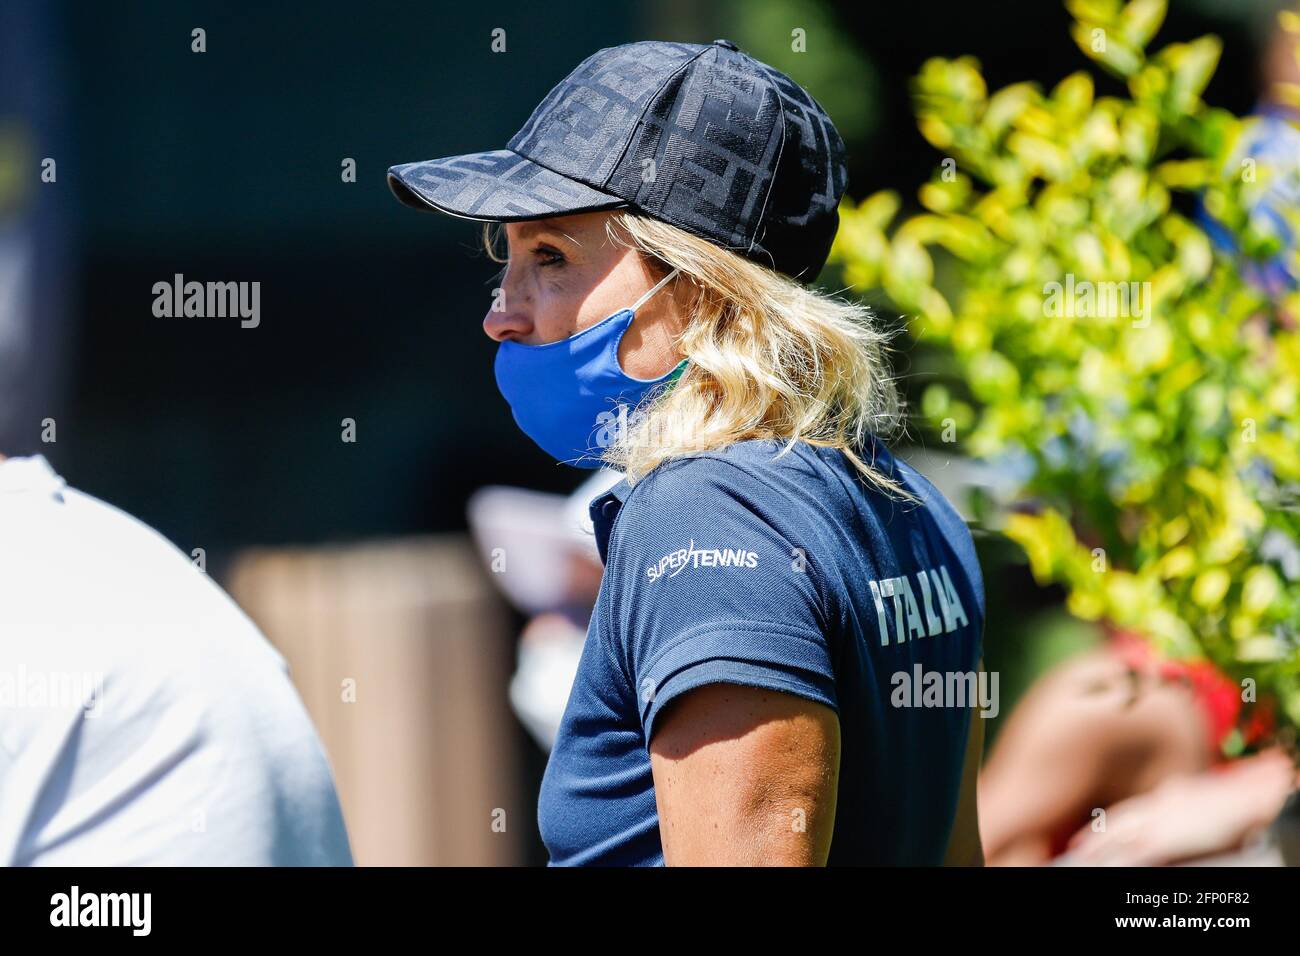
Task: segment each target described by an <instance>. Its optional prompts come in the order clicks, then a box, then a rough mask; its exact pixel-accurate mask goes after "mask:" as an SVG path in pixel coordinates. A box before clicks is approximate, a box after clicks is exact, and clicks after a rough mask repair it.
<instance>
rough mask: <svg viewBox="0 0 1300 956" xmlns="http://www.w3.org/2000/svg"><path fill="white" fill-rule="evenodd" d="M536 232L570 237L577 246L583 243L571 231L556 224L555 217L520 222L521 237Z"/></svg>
mask: <svg viewBox="0 0 1300 956" xmlns="http://www.w3.org/2000/svg"><path fill="white" fill-rule="evenodd" d="M535 232H544V233H550V234H551V235H553V236H563V237H564V238H565V239H568V240H569V241H570V242H571V243H573V244H574V245H575V246H581V245H582V243H581V242H579V241H578V240H577V239H575V238H574V237H573V236H571V235H570V234H569V233H567V232H565V231H564V230H563V229H561V228H560V227H559V226H558V225H557V224H556V222H555V220H554V219H534V220H531V221H529V222H523V223H520V224H519V236H520V238H521V239H522V238H526V237H527V236H529V235H531V234H532V233H535Z"/></svg>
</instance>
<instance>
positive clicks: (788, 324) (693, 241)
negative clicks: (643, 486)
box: [484, 212, 912, 498]
mask: <svg viewBox="0 0 1300 956" xmlns="http://www.w3.org/2000/svg"><path fill="white" fill-rule="evenodd" d="M606 231H607V232H608V234H609V237H610V239H611V241H613V242H615V243H617V244H620V245H623V246H629V247H631V248H634V249H636V250H637V251H638V252H640V253H641V254H642V256H643V258H644V259H646V260H647V261H648V262H649V263H650V264H651V265H652V267H653V269H654V271H657V272H658V273H659V274H660V275H666V274H667V273H668V272H669V271H670V270H671V269H673V268H676V269H677V270H678V275H677V277H676V278H675V280H674V281H673V282H672V283H671V284H670V285H669V287H668V289H669V290H673V291H674V292H675V291H677V290H679V289H680V288H681V287H682V286H683V285H685V286H687V287H689V289H690V290H691V291H690V294H689V298H688V300H687V301H686V302H685V303H683V304H682V306H681V309H682V314H683V315H685V316H686V317H687V318H686V322H685V325H684V328H683V329H682V332H681V334H680V336H679V338H678V340H677V348H678V351H679V352H680V354H682V355H683V356H685V358H686V359H688V360H689V361H688V363H687V365H686V369H685V371H684V372H683V373H682V374H681V376H680V377H679V378H678V379H677V380H676V381H675V382H672V383H669V384H667V385H665V386H662V387H660V388H659V389H657V390H656V392H654V393H652V394H651V395H650V396H648V397H647V399H646V400H645V401H644V402H643V403H642V405H641V406H640V407H639V408H638V409H637V411H636V414H635V415H634V416H633V418H632V420H631V421H630V422H629V423H628V424H627V426H626V427H624V428H622V429H619V430H618V433H617V435H616V437H615V438H614V440H613V442H612V443H611V444H610V445H609V446H608V448H607V449H606V452H605V455H604V461H605V463H606V464H609V465H610V466H611V467H614V468H618V469H620V470H622V471H623V472H624V473H625V474H626V477H627V479H628V481H629V483H635V482H637V481H639V480H641V479H642V478H644V477H645V476H646V475H648V474H650V472H652V471H653V470H654V469H655V468H656V467H658V466H659V465H660V464H662V463H664V462H665V461H668V460H670V459H674V458H681V457H687V456H690V455H693V454H699V453H701V452H707V451H713V450H716V449H720V448H724V447H726V446H727V445H731V444H733V443H735V442H740V441H746V440H749V439H771V440H776V441H784V442H788V444H787V445H786V447H785V448H783V449H782V450H781V451H780V452H779V453H778V456H777V457H780V456H781V455H784V454H786V453H788V452H789V451H790V450H791V449H792V448H793V447H794V445H795V443H796V442H798V441H803V442H807V443H808V444H810V445H821V446H825V447H831V448H838V449H840V450H841V451H842V452H843V453H844V455H845V456H846V457H847V458H848V459H849V461H850V462H852V463H853V465H854V467H855V468H856V469H857V471H858V472H859V473H860V474H861V475H862V477H863V478H864V479H866V480H867V481H868V482H870V483H871V484H873V485H875V486H876V487H878V488H880V489H882V490H885V491H888V492H891V493H894V494H896V495H900V496H902V497H904V498H911V497H912V496H911V495H910V494H908V492H907V491H906V490H905V489H904V488H903V487H902V486H901V485H899V484H898V483H897V482H896V481H894V480H892V479H891V478H889V477H887V476H885V475H884V474H882V473H880V472H879V471H877V470H876V469H875V468H873V467H872V465H871V464H869V463H868V462H865V461H863V460H862V458H861V457H860V456H859V455H858V453H857V452H858V450H859V449H860V448H862V447H863V444H864V441H865V439H866V438H867V437H868V435H869V434H876V435H881V436H888V435H890V434H892V433H893V432H894V431H895V430H896V429H897V428H898V426H899V423H900V421H901V417H902V404H901V401H900V399H899V396H898V392H897V390H896V389H895V387H894V382H893V380H892V379H891V378H890V377H889V375H888V374H887V366H886V363H885V358H884V354H885V351H886V348H887V342H888V335H887V334H886V333H884V332H882V331H881V330H879V329H878V328H877V327H876V325H875V322H874V318H873V316H872V314H871V311H870V310H869V309H868V308H867V307H866V306H864V305H862V304H860V303H856V302H849V301H845V300H843V299H839V298H835V297H833V296H830V295H827V294H825V293H823V292H820V291H818V290H816V289H810V288H806V287H804V286H802V285H800V284H799V283H798V282H796V281H795V280H793V279H790V278H788V277H786V276H784V275H782V274H780V273H778V272H776V271H774V270H772V269H769V268H767V267H765V266H762V265H760V264H758V263H756V262H753V261H751V260H749V259H746V258H744V257H743V256H740V255H739V254H737V253H735V252H731V251H729V250H727V249H723V248H722V247H720V246H718V245H715V244H714V243H712V242H710V241H708V240H705V239H701V238H699V237H697V236H693V235H691V234H690V233H688V232H686V231H685V230H682V229H679V228H677V227H675V226H670V225H668V224H666V223H662V222H659V221H658V220H655V219H650V218H648V217H645V216H639V215H636V214H634V213H629V212H617V213H615V214H614V215H613V216H611V217H610V219H609V220H608V222H607V224H606ZM484 244H485V246H486V247H487V250H488V254H489V255H490V256H491V257H492V258H493V259H494V260H495V261H499V262H500V261H504V260H503V259H501V258H500V257H499V256H498V254H497V253H496V251H495V246H494V235H493V230H492V224H488V226H487V227H486V228H485V229H484ZM665 291H668V290H665ZM660 294H661V295H662V294H664V293H660Z"/></svg>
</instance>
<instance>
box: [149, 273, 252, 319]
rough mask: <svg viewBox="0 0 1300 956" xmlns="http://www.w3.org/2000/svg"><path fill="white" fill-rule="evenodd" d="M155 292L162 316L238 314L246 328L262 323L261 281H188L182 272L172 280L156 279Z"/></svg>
mask: <svg viewBox="0 0 1300 956" xmlns="http://www.w3.org/2000/svg"><path fill="white" fill-rule="evenodd" d="M153 294H154V300H153V314H154V315H155V316H156V317H157V318H160V319H172V318H199V319H226V318H236V317H237V318H239V319H240V323H239V325H240V327H241V328H245V329H255V328H257V327H258V326H259V325H261V324H262V283H260V282H186V281H185V276H183V275H181V274H180V273H179V272H178V273H176V275H175V276H174V277H173V278H172V281H171V282H155V283H154V284H153Z"/></svg>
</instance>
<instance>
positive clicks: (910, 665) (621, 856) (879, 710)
mask: <svg viewBox="0 0 1300 956" xmlns="http://www.w3.org/2000/svg"><path fill="white" fill-rule="evenodd" d="M783 447H784V445H782V444H779V443H776V442H771V441H757V440H755V441H747V442H739V443H737V444H734V445H731V446H729V447H727V448H725V449H722V450H720V451H716V452H709V453H706V454H701V455H696V456H692V457H689V458H682V459H677V460H673V461H670V462H667V463H665V464H663V465H660V466H659V467H658V468H656V469H655V470H654V471H653V472H651V473H650V475H648V476H647V477H646V478H644V479H643V480H641V481H640V482H638V483H637V484H636V485H635V487H632V488H630V489H629V487H628V485H627V483H626V481H623V482H620V483H619V484H618V485H616V486H615V487H614V488H613V489H612V490H611V491H609V492H607V493H606V494H604V495H601V496H600V497H598V498H597V499H596V500H595V501H594V502H592V505H591V514H592V519H593V521H594V524H595V531H596V540H597V545H598V546H599V548H600V553H601V557H602V558H603V559H604V560H605V562H606V564H605V574H604V578H603V579H602V581H601V586H600V594H599V596H598V598H597V600H596V606H595V609H594V610H593V612H592V618H591V625H590V627H589V629H588V632H587V638H586V643H585V645H584V647H583V652H582V657H581V661H580V663H579V665H578V672H577V676H576V678H575V680H574V685H573V690H572V691H571V693H570V696H569V701H568V705H567V706H566V708H565V712H564V716H563V718H562V720H561V723H560V728H559V733H558V735H557V737H556V741H555V745H554V747H553V749H552V751H551V756H550V761H549V763H548V764H547V767H546V774H545V777H544V779H543V782H542V790H541V795H540V800H539V807H538V819H539V823H540V828H541V835H542V839H543V840H544V841H545V843H546V847H547V850H548V851H549V852H550V857H551V864H552V865H577V864H605V865H644V866H653V865H662V864H663V861H664V860H663V849H662V846H661V844H660V840H659V820H658V813H657V810H656V807H655V793H654V779H653V776H652V774H651V769H650V754H649V749H648V748H649V742H650V740H651V737H652V736H653V734H654V730H655V718H656V716H657V715H658V714H659V713H660V712H661V711H662V710H663V708H664V707H665V706H666V705H667V704H668V703H669V702H670V701H672V700H673V699H674V698H676V697H678V696H680V695H681V694H684V693H686V692H687V691H689V690H691V689H693V688H696V687H700V686H702V685H705V684H713V683H732V684H743V685H749V686H753V687H762V688H768V689H770V690H776V691H784V692H786V693H790V694H795V695H798V696H800V697H805V698H807V699H809V700H814V701H817V702H819V703H821V704H824V705H826V706H827V707H830V708H832V709H833V710H835V712H836V713H837V714H838V716H839V721H840V751H841V752H840V774H839V791H838V799H837V804H836V813H835V828H834V833H833V838H832V843H831V849H830V859H829V862H830V863H832V864H938V863H940V862H942V859H943V855H944V851H945V849H946V847H947V843H948V838H949V834H950V832H951V829H952V824H953V820H954V818H955V816H956V808H957V797H958V792H959V789H960V785H961V774H962V765H963V760H964V757H965V749H966V739H967V733H968V730H969V726H970V720H971V719H972V709H971V706H969V702H968V705H967V706H955V705H954V702H955V700H956V698H954V697H953V696H952V695H951V694H950V696H949V697H947V698H945V697H943V696H942V693H935V694H929V693H927V694H925V695H923V694H922V693H921V686H922V685H925V686H928V687H929V688H930V689H931V690H933V689H934V687H935V684H934V678H933V677H932V676H931V675H932V674H934V673H938V674H940V675H941V676H940V678H939V679H940V680H945V681H946V686H948V687H949V688H950V689H951V688H954V687H956V686H958V685H959V684H960V681H959V680H957V679H954V678H953V677H951V676H948V675H973V674H974V672H975V670H976V668H977V666H978V662H979V659H980V654H981V641H982V634H983V625H984V587H983V581H982V579H981V577H980V570H979V566H978V564H977V562H976V559H975V550H974V546H973V543H972V541H971V537H970V533H969V531H968V530H967V528H966V526H965V524H964V523H963V521H962V520H961V518H960V517H959V515H958V514H957V513H956V511H954V510H953V508H952V506H951V505H950V504H949V503H948V502H947V501H946V500H945V499H944V498H943V496H942V495H941V494H940V493H939V492H938V491H937V490H936V489H935V488H934V486H933V485H931V484H930V482H929V481H927V480H926V479H925V478H923V477H922V476H921V475H920V474H919V473H917V472H916V471H915V470H914V469H912V468H911V467H909V466H908V465H907V464H905V463H903V462H901V461H897V460H896V459H895V458H893V456H892V455H891V454H890V453H889V451H888V450H887V449H886V448H885V447H884V445H883V444H881V443H880V442H878V441H875V440H872V441H871V442H870V444H869V446H868V447H867V448H866V449H864V451H863V455H864V456H865V457H866V458H867V460H868V461H871V462H872V463H873V464H874V466H875V468H876V469H877V470H878V471H880V472H883V473H885V474H887V475H890V476H891V477H893V478H894V479H895V480H896V481H898V482H899V483H900V484H901V485H902V486H903V487H905V488H907V489H908V490H909V491H910V492H911V493H912V494H913V495H914V496H915V497H916V498H918V499H919V503H913V502H908V501H906V500H901V499H899V498H898V497H896V496H889V495H887V494H886V493H883V492H881V491H879V490H876V489H875V488H874V487H873V486H870V485H868V484H867V483H866V482H864V481H863V480H861V478H860V477H859V476H858V473H857V472H856V470H855V469H854V468H853V465H852V464H851V463H850V462H849V461H848V460H847V459H846V458H845V457H844V455H843V454H842V453H841V452H840V451H838V450H836V449H831V448H822V447H817V446H812V445H808V444H806V443H803V442H799V443H796V445H795V446H794V447H793V448H792V449H791V450H790V451H788V452H787V453H786V454H784V455H780V456H778V454H777V453H778V452H779V451H780V450H781V449H782V448H783ZM967 686H969V685H967ZM974 719H979V718H978V717H976V718H974Z"/></svg>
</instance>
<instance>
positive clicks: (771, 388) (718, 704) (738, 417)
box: [389, 40, 987, 865]
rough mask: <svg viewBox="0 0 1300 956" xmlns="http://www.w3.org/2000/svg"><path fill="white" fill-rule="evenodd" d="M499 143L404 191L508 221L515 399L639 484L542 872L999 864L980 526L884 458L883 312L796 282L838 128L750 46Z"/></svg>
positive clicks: (810, 244) (600, 74) (530, 417)
mask: <svg viewBox="0 0 1300 956" xmlns="http://www.w3.org/2000/svg"><path fill="white" fill-rule="evenodd" d="M508 146H509V148H508V149H506V150H498V151H494V152H487V153H477V154H472V155H468V156H455V157H451V158H448V159H441V160H431V161H427V162H420V163H411V164H407V165H403V166H396V167H393V169H391V170H390V171H389V185H390V186H391V188H392V189H393V191H394V193H395V194H396V195H397V196H398V198H399V199H401V200H402V201H403V202H405V203H407V204H408V205H411V206H414V207H416V208H423V209H429V208H432V209H435V210H438V211H441V212H444V213H448V214H451V215H456V216H461V217H465V218H469V219H478V220H482V221H484V222H488V223H501V224H504V225H503V226H499V227H497V228H501V229H504V233H505V241H506V249H507V252H508V256H507V258H506V259H505V261H506V262H507V267H506V269H505V272H504V277H503V278H502V280H501V285H500V288H499V290H497V293H496V294H495V296H494V303H493V307H492V309H491V310H490V311H489V312H488V315H487V318H486V320H485V322H484V328H485V330H486V332H487V334H488V335H489V336H490V337H491V338H492V339H494V340H495V341H496V342H498V343H499V345H498V351H497V359H496V377H497V382H498V385H499V386H500V388H501V391H502V393H503V395H504V396H505V398H506V400H507V401H508V402H509V404H510V406H511V409H512V411H513V413H514V416H515V419H516V421H517V422H518V424H519V425H520V427H521V428H522V429H523V431H525V432H526V433H527V434H528V435H529V436H530V437H531V438H533V439H534V440H535V441H536V442H537V443H538V444H539V445H540V446H541V447H542V448H544V449H545V450H546V451H548V452H550V453H551V454H552V455H553V456H554V457H555V458H556V459H558V460H560V461H565V462H569V463H571V464H575V465H578V466H579V467H594V466H597V465H600V464H601V463H602V462H603V463H607V464H610V465H613V466H615V467H617V468H618V469H620V470H621V471H623V472H624V476H625V477H624V479H623V480H622V481H620V482H619V483H618V484H617V485H615V486H614V488H613V490H611V491H610V492H608V493H606V494H604V495H601V496H600V497H598V498H597V499H596V500H595V501H594V502H593V503H592V506H591V513H592V518H593V522H594V526H595V532H596V543H597V545H598V548H599V551H600V555H601V558H602V559H603V560H604V561H605V562H606V566H605V571H604V577H603V579H602V582H601V588H600V595H599V598H598V600H597V604H596V608H595V611H594V613H593V616H592V622H591V626H590V629H589V631H588V635H587V639H586V643H585V646H584V649H583V654H582V658H581V662H580V664H579V669H578V674H577V677H576V680H575V682H574V687H573V690H572V692H571V694H570V698H569V702H568V706H567V707H566V709H565V713H564V717H563V720H562V723H561V726H560V730H559V734H558V736H557V739H556V742H555V746H554V749H553V750H552V753H551V757H550V762H549V764H548V766H547V771H546V775H545V779H544V781H543V785H542V793H541V798H540V808H539V821H540V825H541V833H542V837H543V839H544V840H545V842H546V845H547V848H548V850H549V852H550V854H551V862H552V863H553V864H620V865H656V864H663V863H667V864H716V863H735V864H760V863H762V864H821V863H827V862H829V863H837V864H838V863H891V864H917V863H922V864H937V863H940V862H944V861H948V862H961V863H972V862H980V850H979V838H978V830H977V826H976V815H975V803H974V799H975V792H974V781H975V774H976V771H977V768H978V753H979V748H980V741H981V739H982V735H981V733H980V724H981V721H980V720H979V719H978V718H974V719H973V717H972V709H971V706H970V704H971V702H970V700H969V698H968V697H967V696H966V694H965V692H964V688H967V687H969V686H970V685H969V684H967V683H964V681H970V683H971V684H973V679H974V673H975V671H976V668H977V667H978V662H979V658H980V644H981V631H982V627H983V619H984V600H983V586H982V582H981V580H980V575H979V568H978V566H977V564H976V561H975V554H974V549H973V547H972V543H971V539H970V535H969V533H968V532H967V530H966V528H965V527H964V525H963V524H962V523H961V521H960V519H959V518H958V516H957V515H956V513H955V512H954V511H953V509H952V508H951V507H950V506H949V505H948V503H947V502H946V501H944V500H943V498H942V496H941V495H939V494H938V492H937V491H936V490H935V489H934V488H933V487H932V486H931V485H930V484H929V483H928V482H926V481H925V480H924V479H923V478H921V477H920V476H919V475H918V474H917V473H916V472H915V471H913V470H912V469H910V468H908V467H907V466H906V465H904V464H902V463H900V462H896V461H895V460H894V459H893V458H892V457H891V456H890V454H889V452H888V451H887V450H886V449H885V448H884V446H883V445H882V444H880V443H879V442H878V441H877V439H876V437H875V434H874V433H876V432H880V431H884V430H887V429H888V428H889V426H890V425H891V424H892V423H893V421H894V419H895V417H896V401H895V396H894V392H893V390H892V387H891V385H890V382H889V380H888V379H887V377H886V375H885V370H884V366H883V364H882V361H881V351H882V341H881V337H880V335H879V334H878V333H876V332H875V331H873V330H872V329H871V326H870V324H869V321H868V320H869V318H870V316H869V314H868V313H867V312H866V310H865V309H863V308H862V307H860V306H857V305H854V304H850V303H845V302H842V301H839V300H836V299H833V298H831V297H829V296H826V295H824V294H822V293H820V292H818V291H816V290H813V289H811V288H808V287H807V286H806V285H804V284H803V283H808V282H811V281H812V280H814V279H815V278H816V276H817V274H818V272H819V271H820V269H821V267H822V265H823V264H824V263H825V260H826V257H827V254H828V252H829V250H830V245H831V241H832V239H833V238H834V235H835V230H836V227H837V225H838V215H837V213H836V207H837V204H838V202H839V199H840V196H841V195H842V193H843V191H844V187H845V184H846V179H847V176H846V173H845V168H844V161H843V152H844V148H843V143H842V142H841V140H840V137H839V135H838V133H837V132H836V130H835V127H834V125H833V124H832V123H831V121H830V119H829V117H827V116H826V114H825V112H824V111H823V110H822V108H821V107H820V106H819V105H818V104H817V103H816V101H815V100H813V98H812V97H811V96H809V95H808V94H807V93H806V92H805V91H804V90H802V89H801V88H800V87H799V86H798V85H797V84H795V83H794V82H793V81H791V80H790V79H789V78H788V77H786V76H784V75H783V74H781V73H778V72H777V71H775V70H773V69H772V68H770V67H768V66H765V65H764V64H762V63H759V62H757V61H755V60H753V59H752V58H750V57H748V56H746V55H745V54H743V53H741V52H740V51H739V50H738V49H737V48H736V46H735V44H733V43H731V42H729V41H726V40H717V41H715V42H714V43H713V44H710V45H707V46H701V45H695V44H684V43H662V42H646V43H633V44H628V45H626V46H620V47H614V48H610V49H605V50H601V51H599V52H597V53H595V54H594V55H592V56H591V57H589V58H588V59H586V60H585V61H583V63H582V64H580V65H579V66H578V68H577V69H576V70H575V71H574V72H573V73H572V74H570V76H569V77H567V78H566V79H565V80H564V81H563V82H561V83H560V85H559V86H557V87H556V88H555V89H554V90H552V91H551V93H550V94H548V95H547V97H546V98H545V100H543V101H542V103H541V105H540V106H538V107H537V109H536V110H535V111H534V112H533V114H532V116H531V117H530V118H529V120H528V122H527V123H526V124H525V125H524V127H523V129H521V130H520V131H519V133H518V134H516V135H515V136H514V137H513V138H512V139H511V140H510V142H509V144H508ZM490 228H491V227H485V229H490ZM489 245H491V243H489ZM986 703H987V702H986Z"/></svg>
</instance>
